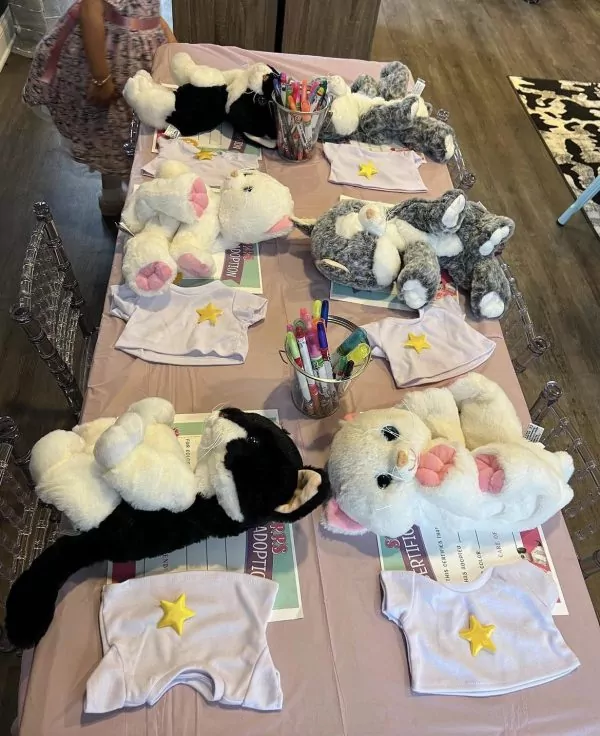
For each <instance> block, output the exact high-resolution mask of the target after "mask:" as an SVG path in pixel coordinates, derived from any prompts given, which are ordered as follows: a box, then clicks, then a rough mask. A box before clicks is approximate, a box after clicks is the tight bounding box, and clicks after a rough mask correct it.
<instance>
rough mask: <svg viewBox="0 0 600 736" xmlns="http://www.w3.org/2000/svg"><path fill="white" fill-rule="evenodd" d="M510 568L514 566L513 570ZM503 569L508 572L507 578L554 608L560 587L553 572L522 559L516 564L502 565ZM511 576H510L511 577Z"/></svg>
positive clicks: (547, 605)
mask: <svg viewBox="0 0 600 736" xmlns="http://www.w3.org/2000/svg"><path fill="white" fill-rule="evenodd" d="M510 568H513V570H512V571H511V569H510ZM501 569H502V571H503V572H504V571H505V572H506V575H507V579H508V580H511V579H512V581H513V582H517V583H518V584H520V586H521V587H523V588H524V589H525V590H527V591H528V592H530V593H532V594H533V595H534V596H535V597H536V598H537V599H538V600H540V601H541V602H542V603H543V604H544V606H546V608H549V609H550V610H552V609H553V608H554V606H555V604H556V601H557V600H558V587H557V586H556V583H555V582H554V578H553V577H552V573H550V572H545V571H544V570H542V569H541V568H540V567H537V566H536V565H534V564H533V563H532V562H528V561H527V560H522V561H521V562H515V563H514V565H506V566H504V565H502V566H501ZM509 576H510V577H509Z"/></svg>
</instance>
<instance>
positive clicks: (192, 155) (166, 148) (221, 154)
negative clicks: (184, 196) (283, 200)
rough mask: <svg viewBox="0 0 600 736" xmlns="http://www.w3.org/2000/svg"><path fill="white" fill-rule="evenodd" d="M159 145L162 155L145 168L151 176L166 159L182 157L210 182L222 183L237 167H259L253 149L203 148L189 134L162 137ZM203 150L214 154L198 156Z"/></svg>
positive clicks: (207, 182) (190, 167)
mask: <svg viewBox="0 0 600 736" xmlns="http://www.w3.org/2000/svg"><path fill="white" fill-rule="evenodd" d="M158 146H159V152H158V156H156V158H154V159H152V161H150V162H149V163H147V164H146V165H145V166H143V167H142V172H143V173H144V174H147V175H148V176H156V172H157V170H158V167H159V166H160V164H161V163H162V162H163V161H180V162H181V163H184V164H185V165H186V166H187V167H188V168H189V169H190V170H191V171H193V172H194V173H195V174H198V176H200V177H201V178H202V181H203V182H204V183H205V184H206V185H207V186H212V187H218V186H220V185H221V184H222V183H223V182H224V181H225V179H226V178H227V177H228V176H229V174H231V172H232V171H233V170H234V169H258V164H259V159H258V156H257V155H256V154H252V153H240V152H239V151H212V150H211V151H208V149H199V148H197V147H196V146H194V145H192V144H191V143H188V142H187V140H186V139H185V138H175V139H173V140H171V139H169V138H159V139H158ZM200 150H204V151H208V155H209V156H211V158H210V159H208V158H206V159H202V158H198V154H199V152H200Z"/></svg>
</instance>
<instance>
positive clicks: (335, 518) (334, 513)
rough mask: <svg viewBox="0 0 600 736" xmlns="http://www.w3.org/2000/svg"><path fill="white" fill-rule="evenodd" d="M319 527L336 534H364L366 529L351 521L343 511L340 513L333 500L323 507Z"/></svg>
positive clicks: (336, 503) (340, 510) (337, 505)
mask: <svg viewBox="0 0 600 736" xmlns="http://www.w3.org/2000/svg"><path fill="white" fill-rule="evenodd" d="M321 525H322V526H324V527H325V529H329V531H331V532H336V533H338V534H353V535H357V534H366V533H367V531H368V529H365V527H364V526H362V525H361V524H359V523H358V522H356V521H354V519H351V518H350V517H349V516H348V514H347V513H346V512H345V511H342V509H341V508H340V506H339V504H338V502H337V501H336V500H335V498H332V499H330V500H329V501H328V502H327V503H326V504H325V506H324V507H323V516H322V518H321Z"/></svg>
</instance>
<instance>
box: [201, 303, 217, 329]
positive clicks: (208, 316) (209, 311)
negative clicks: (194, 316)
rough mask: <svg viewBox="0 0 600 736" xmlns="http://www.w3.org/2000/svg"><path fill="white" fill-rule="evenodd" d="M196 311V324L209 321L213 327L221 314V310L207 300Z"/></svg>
mask: <svg viewBox="0 0 600 736" xmlns="http://www.w3.org/2000/svg"><path fill="white" fill-rule="evenodd" d="M196 312H197V313H198V324H200V322H210V323H211V325H212V326H213V327H214V326H215V325H216V324H217V318H218V317H220V316H221V315H222V314H223V310H222V309H219V308H218V307H215V305H214V304H213V303H212V302H208V304H207V305H206V306H204V307H200V309H197V310H196Z"/></svg>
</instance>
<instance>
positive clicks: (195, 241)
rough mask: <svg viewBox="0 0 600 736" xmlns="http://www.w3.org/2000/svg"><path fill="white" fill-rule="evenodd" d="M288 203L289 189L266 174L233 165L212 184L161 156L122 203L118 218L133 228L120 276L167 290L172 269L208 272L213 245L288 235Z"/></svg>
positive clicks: (154, 290)
mask: <svg viewBox="0 0 600 736" xmlns="http://www.w3.org/2000/svg"><path fill="white" fill-rule="evenodd" d="M293 209H294V203H293V201H292V195H291V194H290V191H289V189H288V188H287V187H286V186H284V185H283V184H281V183H280V182H278V181H277V180H276V179H273V177H271V176H269V175H268V174H264V173H262V172H260V171H256V170H254V169H244V170H239V171H238V170H234V171H232V172H231V174H230V175H229V176H228V177H227V178H226V179H225V181H224V182H223V184H222V185H221V187H220V189H211V188H209V187H207V186H206V185H205V184H204V182H203V181H202V179H200V178H199V177H198V176H197V175H196V174H194V173H193V172H191V171H190V170H189V169H188V168H187V167H186V166H185V165H184V164H181V163H179V162H176V161H166V162H164V163H163V164H162V166H161V168H160V169H159V171H158V177H157V178H156V179H153V180H152V181H149V182H145V183H144V184H142V185H141V186H140V187H138V189H137V190H136V191H135V192H134V193H133V195H132V196H131V197H130V198H129V201H128V203H127V205H126V206H125V209H124V210H123V216H122V224H123V225H124V226H125V228H126V229H127V230H129V231H130V232H131V233H133V234H134V237H133V238H131V239H130V240H129V241H128V243H127V245H126V248H125V253H124V257H123V276H124V278H125V281H126V282H127V284H128V285H129V287H130V288H131V289H133V291H135V292H137V293H138V294H142V295H153V294H160V293H162V292H164V291H166V289H167V288H168V287H169V284H171V283H172V282H173V280H174V279H175V277H176V275H177V272H178V271H181V272H183V273H184V274H187V275H189V276H192V277H194V278H208V277H210V276H212V275H213V273H214V268H215V264H214V258H213V256H212V254H213V253H216V252H221V251H224V250H228V249H230V248H234V247H237V246H238V245H239V244H240V243H259V242H263V241H265V240H271V239H272V238H277V237H279V236H282V235H287V234H288V233H289V232H290V231H291V230H292V227H293V224H292V221H291V215H292V213H293Z"/></svg>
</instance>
